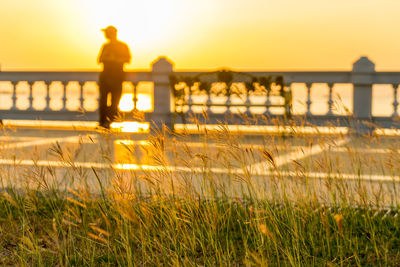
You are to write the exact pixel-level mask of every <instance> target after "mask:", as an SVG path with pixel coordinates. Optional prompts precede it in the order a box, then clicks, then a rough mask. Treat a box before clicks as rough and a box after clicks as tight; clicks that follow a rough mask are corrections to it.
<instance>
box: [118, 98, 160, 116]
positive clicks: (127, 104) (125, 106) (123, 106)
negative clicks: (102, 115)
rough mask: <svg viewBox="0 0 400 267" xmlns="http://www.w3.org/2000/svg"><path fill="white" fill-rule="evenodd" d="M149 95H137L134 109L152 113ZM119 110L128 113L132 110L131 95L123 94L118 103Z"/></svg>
mask: <svg viewBox="0 0 400 267" xmlns="http://www.w3.org/2000/svg"><path fill="white" fill-rule="evenodd" d="M151 100H152V99H151V95H149V94H140V93H139V94H137V102H136V107H137V109H138V110H140V111H152V109H153V107H152V101H151ZM118 107H119V110H121V111H124V112H129V111H132V110H133V94H132V93H126V94H123V95H122V97H121V100H120V102H119V106H118Z"/></svg>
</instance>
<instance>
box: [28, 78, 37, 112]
mask: <svg viewBox="0 0 400 267" xmlns="http://www.w3.org/2000/svg"><path fill="white" fill-rule="evenodd" d="M34 84H35V82H32V81H29V82H28V86H29V97H28V100H29V107H28V109H27V110H33V85H34Z"/></svg>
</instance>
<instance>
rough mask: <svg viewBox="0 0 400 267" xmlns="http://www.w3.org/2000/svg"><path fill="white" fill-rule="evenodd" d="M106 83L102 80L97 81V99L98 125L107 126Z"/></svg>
mask: <svg viewBox="0 0 400 267" xmlns="http://www.w3.org/2000/svg"><path fill="white" fill-rule="evenodd" d="M107 87H108V86H107V83H106V82H104V81H100V83H99V91H100V99H99V124H100V126H107V124H108V118H107V115H108V114H107V113H108V112H107V109H108V107H107V95H108V92H109V90H108V88H107Z"/></svg>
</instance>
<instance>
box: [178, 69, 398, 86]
mask: <svg viewBox="0 0 400 267" xmlns="http://www.w3.org/2000/svg"><path fill="white" fill-rule="evenodd" d="M204 72H207V71H176V72H174V74H176V75H185V76H186V75H187V76H195V75H198V74H200V73H204ZM246 73H249V74H251V75H253V76H270V75H272V76H275V75H282V76H283V77H284V80H285V83H286V84H290V83H333V84H334V83H353V75H354V72H352V71H250V72H246ZM358 74H360V73H358ZM361 74H363V73H361ZM367 74H368V75H371V81H372V83H373V84H400V72H397V71H392V72H389V71H378V72H373V73H371V74H370V73H367Z"/></svg>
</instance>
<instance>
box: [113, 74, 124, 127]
mask: <svg viewBox="0 0 400 267" xmlns="http://www.w3.org/2000/svg"><path fill="white" fill-rule="evenodd" d="M121 95H122V82H119V81H118V82H115V83H113V87H112V92H111V108H110V120H111V121H114V120H115V119H116V116H117V114H118V105H119V101H120V100H121Z"/></svg>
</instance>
